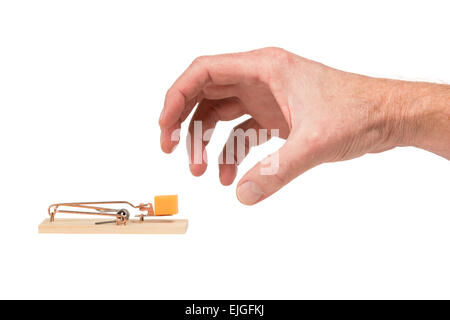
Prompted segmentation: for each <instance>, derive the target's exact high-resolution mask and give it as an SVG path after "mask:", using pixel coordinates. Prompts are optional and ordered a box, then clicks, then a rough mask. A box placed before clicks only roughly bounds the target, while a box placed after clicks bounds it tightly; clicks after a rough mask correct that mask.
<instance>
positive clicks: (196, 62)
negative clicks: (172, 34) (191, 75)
mask: <svg viewBox="0 0 450 320" xmlns="http://www.w3.org/2000/svg"><path fill="white" fill-rule="evenodd" d="M206 59H207V56H199V57H197V58H195V59H194V61H192V65H193V66H195V65H202V64H204V63H205V60H206Z"/></svg>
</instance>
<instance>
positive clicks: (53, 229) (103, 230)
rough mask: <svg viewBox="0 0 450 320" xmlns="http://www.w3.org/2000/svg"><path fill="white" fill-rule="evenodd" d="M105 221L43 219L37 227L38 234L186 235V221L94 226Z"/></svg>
mask: <svg viewBox="0 0 450 320" xmlns="http://www.w3.org/2000/svg"><path fill="white" fill-rule="evenodd" d="M100 221H107V219H65V218H62V219H58V218H56V219H55V221H54V222H50V219H48V218H47V219H45V220H44V221H42V223H41V224H40V225H39V233H68V234H74V233H75V234H83V233H84V234H89V233H91V234H95V233H97V234H116V233H117V234H182V233H186V229H187V225H188V221H187V220H185V219H177V220H172V219H170V220H169V219H151V220H144V221H143V222H141V221H139V220H129V221H127V224H126V225H116V224H115V223H107V224H95V222H100Z"/></svg>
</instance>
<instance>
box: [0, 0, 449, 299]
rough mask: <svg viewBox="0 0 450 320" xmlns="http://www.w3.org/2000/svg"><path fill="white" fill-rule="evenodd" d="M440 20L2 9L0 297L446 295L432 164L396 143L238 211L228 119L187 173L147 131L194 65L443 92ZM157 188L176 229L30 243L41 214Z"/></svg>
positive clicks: (325, 4)
mask: <svg viewBox="0 0 450 320" xmlns="http://www.w3.org/2000/svg"><path fill="white" fill-rule="evenodd" d="M449 15H450V9H449V5H448V1H441V2H438V1H423V2H416V1H397V2H394V1H376V2H371V3H369V2H363V1H308V2H305V3H301V2H300V1H273V2H265V1H254V2H250V1H221V2H219V1H92V0H89V1H28V2H27V1H2V2H0V146H1V148H0V152H1V155H0V164H1V165H0V200H1V204H0V208H1V211H0V214H1V218H2V220H1V222H0V240H1V244H2V245H1V249H0V250H1V251H0V252H1V253H0V274H1V277H0V298H118V299H128V298H161V299H163V298H212V299H215V298H344V299H346V298H450V272H449V270H450V254H449V247H450V205H449V194H450V193H449V181H450V166H449V162H448V161H447V160H445V159H443V158H440V157H438V156H436V155H434V154H431V153H428V152H426V151H423V150H418V149H413V148H402V149H395V150H392V151H389V152H386V153H382V154H377V155H366V156H364V157H362V158H359V159H356V160H352V161H347V162H343V163H333V164H326V165H322V166H320V167H317V168H315V169H313V170H311V171H310V172H307V173H305V174H304V175H302V176H301V177H299V178H297V179H296V180H295V181H293V182H292V183H291V184H289V185H288V186H287V187H285V188H284V189H283V190H282V191H281V192H279V193H277V194H276V195H274V196H273V197H271V198H270V199H267V200H266V201H264V202H262V203H260V204H258V205H256V206H254V207H246V206H243V205H241V204H240V203H239V202H238V201H237V199H236V197H235V185H233V186H231V187H223V186H221V185H220V183H219V181H218V169H217V165H216V163H215V162H214V159H216V158H217V156H218V154H219V151H220V150H221V148H222V145H223V143H224V142H225V140H226V137H227V135H228V132H229V130H230V129H231V128H232V126H233V124H234V125H235V124H236V122H234V123H222V124H220V125H219V126H218V128H217V131H216V132H215V133H214V136H213V140H212V142H211V143H210V145H209V147H208V151H209V155H210V157H209V158H210V167H209V168H208V170H207V172H206V174H205V175H204V176H203V177H201V178H195V177H193V176H191V175H190V173H189V170H188V165H187V155H186V152H185V147H184V146H183V147H179V148H178V149H177V150H176V151H175V153H174V154H173V155H165V154H163V153H162V152H161V151H160V149H159V127H158V124H157V121H158V117H159V113H160V110H161V108H162V104H163V100H164V95H165V92H166V90H167V89H168V88H169V86H170V85H171V83H172V82H173V81H174V80H175V79H176V78H177V77H178V75H179V74H180V73H181V72H182V71H183V70H184V69H185V68H186V67H187V66H188V65H189V63H190V62H191V61H192V60H193V59H194V58H195V57H196V56H199V55H205V54H216V53H225V52H234V51H246V50H250V49H255V48H260V47H265V46H279V47H283V48H285V49H287V50H290V51H292V52H295V53H297V54H299V55H303V56H305V57H307V58H310V59H313V60H317V61H320V62H323V63H325V64H328V65H330V66H333V67H336V68H339V69H343V70H347V71H352V72H356V73H363V74H367V75H373V76H385V77H393V78H403V79H413V80H416V79H420V80H429V81H438V82H449V81H450V63H449V57H450V42H449V32H450V18H449ZM239 121H241V120H238V122H239ZM182 133H185V128H184V130H183V132H182ZM183 140H184V139H183ZM280 145H281V141H274V142H271V143H268V144H266V145H264V146H261V147H259V148H257V149H256V150H255V151H252V154H251V156H250V157H249V158H248V159H246V161H245V162H244V164H243V165H242V167H241V168H240V172H239V176H238V177H240V176H242V173H243V172H245V171H246V170H248V169H249V168H250V167H251V166H252V165H253V164H254V163H255V162H256V161H257V160H259V159H261V158H262V157H263V155H266V154H268V153H269V152H271V151H274V150H276V149H277V148H278V147H279V146H280ZM171 193H178V194H179V207H180V215H179V218H188V219H189V223H190V225H189V229H188V232H187V234H186V235H176V236H175V235H167V236H165V235H163V236H162V235H125V236H124V235H39V234H38V233H37V226H38V224H39V223H40V222H41V220H43V219H44V218H46V216H47V211H46V210H47V206H48V205H49V204H50V203H54V202H62V201H95V200H122V199H123V200H129V201H132V202H137V203H139V202H148V201H152V200H153V196H154V195H158V194H171Z"/></svg>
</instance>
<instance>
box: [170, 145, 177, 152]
mask: <svg viewBox="0 0 450 320" xmlns="http://www.w3.org/2000/svg"><path fill="white" fill-rule="evenodd" d="M177 147H178V144H176V145H174V146H173V147H172V149H170V153H172V152H173V150H175V149H176V148H177Z"/></svg>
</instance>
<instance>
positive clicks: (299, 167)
mask: <svg viewBox="0 0 450 320" xmlns="http://www.w3.org/2000/svg"><path fill="white" fill-rule="evenodd" d="M401 83H402V81H395V80H387V79H376V78H370V77H365V76H361V75H357V74H352V73H347V72H343V71H339V70H336V69H333V68H330V67H327V66H325V65H322V64H320V63H317V62H314V61H310V60H307V59H305V58H302V57H299V56H297V55H294V54H292V53H290V52H287V51H285V50H283V49H279V48H265V49H260V50H255V51H250V52H244V53H236V54H224V55H217V56H205V57H200V58H197V59H196V60H195V61H194V62H193V63H192V64H191V66H190V67H189V68H188V69H187V70H186V71H185V72H184V73H183V74H182V75H181V76H180V77H179V78H178V79H177V80H176V82H175V83H174V84H173V85H172V87H171V88H170V89H169V90H168V92H167V94H166V98H165V102H164V109H163V111H162V113H161V117H160V120H159V123H160V127H161V148H162V150H163V151H164V152H167V153H170V152H172V150H173V149H174V148H175V146H176V145H177V144H178V142H179V130H178V129H179V128H180V126H181V123H182V122H183V121H184V120H185V119H186V118H187V117H188V115H189V114H190V112H191V111H192V110H193V108H194V107H195V106H196V104H197V103H199V104H198V107H197V109H196V111H195V113H194V115H193V117H192V119H191V123H190V126H189V135H188V141H187V142H188V152H189V158H190V170H191V172H192V174H194V175H195V176H199V175H201V174H203V173H204V171H205V170H206V166H207V160H206V151H205V146H206V145H207V143H208V141H209V136H210V134H211V131H212V129H214V127H215V126H216V123H217V122H218V121H229V120H233V119H236V118H238V117H241V116H243V115H245V114H248V115H250V116H251V118H250V119H249V120H247V121H244V122H243V123H241V124H240V125H238V126H237V127H235V128H234V130H236V129H242V130H243V131H244V132H248V131H249V130H253V131H255V132H257V133H258V132H261V130H274V129H277V130H278V135H279V137H281V138H283V139H286V142H285V144H284V145H283V146H282V147H281V148H280V149H279V150H278V151H277V152H276V154H274V155H271V157H275V156H276V157H275V158H276V159H277V165H276V168H275V169H276V170H274V171H273V173H271V174H262V172H263V171H264V168H263V167H264V162H259V163H257V164H256V165H255V166H254V167H253V168H252V169H251V170H249V171H248V172H247V173H246V174H245V175H244V176H243V177H242V179H241V180H240V181H239V183H238V185H237V196H238V198H239V200H240V201H241V202H242V203H244V204H249V205H250V204H254V203H257V202H259V201H261V200H263V199H265V198H266V197H268V196H270V195H271V194H273V193H274V192H276V191H277V190H279V189H280V188H282V187H283V186H284V185H286V184H287V183H288V182H290V181H291V180H292V179H294V178H295V177H297V176H299V175H300V174H302V173H303V172H305V171H307V170H309V169H311V168H313V167H315V166H317V165H319V164H321V163H324V162H332V161H341V160H348V159H352V158H355V157H358V156H361V155H363V154H365V153H369V152H380V151H384V150H387V149H390V148H393V147H395V146H399V145H407V144H408V143H410V142H411V143H412V140H413V139H412V137H413V135H414V134H413V133H412V131H414V130H413V126H412V125H410V123H411V122H412V120H411V119H412V118H413V117H412V116H411V117H408V116H406V114H407V112H405V110H404V109H403V108H393V107H392V104H393V102H392V101H393V100H395V97H397V95H395V94H394V93H393V92H397V91H395V90H396V89H395V88H397V89H398V88H399V87H401V86H402V85H401ZM399 90H400V89H399ZM447 92H448V91H447ZM397 100H398V99H397ZM410 120H411V121H410ZM196 121H201V123H202V126H201V128H200V130H201V134H200V135H195V134H194V131H195V122H196ZM233 132H235V131H233ZM233 132H232V134H231V135H230V138H229V139H228V142H227V144H226V146H227V145H231V146H232V147H231V148H230V147H224V152H223V153H222V155H221V157H220V160H221V161H219V172H220V181H221V183H222V184H224V185H229V184H231V183H232V182H233V181H234V179H235V177H236V173H237V166H238V164H239V163H240V162H241V161H242V158H243V157H244V156H245V155H246V154H247V153H248V151H249V149H250V148H251V147H252V146H253V145H255V144H260V143H262V142H264V141H265V140H267V139H260V138H259V137H258V138H257V139H256V141H254V142H253V143H251V142H250V139H248V137H245V138H244V139H239V138H238V137H237V136H238V135H235V134H234V133H233ZM270 132H272V131H269V133H270ZM269 135H270V134H269ZM268 138H270V136H269V137H268ZM229 142H234V144H229ZM195 145H197V146H200V148H195V147H194V146H195ZM239 147H241V150H242V149H243V150H244V154H243V155H240V156H238V155H237V153H238V149H239ZM225 154H226V156H225ZM225 158H227V159H231V161H224V159H225Z"/></svg>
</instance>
